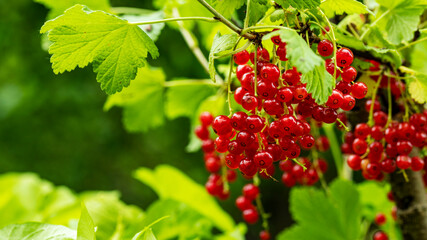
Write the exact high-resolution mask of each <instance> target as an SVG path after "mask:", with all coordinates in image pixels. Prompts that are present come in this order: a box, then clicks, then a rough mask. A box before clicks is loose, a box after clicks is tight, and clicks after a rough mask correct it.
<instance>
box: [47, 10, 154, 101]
mask: <svg viewBox="0 0 427 240" xmlns="http://www.w3.org/2000/svg"><path fill="white" fill-rule="evenodd" d="M40 31H41V33H45V32H48V38H49V40H50V41H52V42H53V44H52V45H51V46H50V48H49V53H51V54H52V57H51V62H52V68H53V70H54V72H55V73H63V72H65V71H71V70H73V69H75V68H76V67H77V66H78V67H81V68H83V67H85V66H87V65H88V64H89V63H91V62H93V69H94V72H95V73H97V81H98V82H100V83H101V89H102V90H104V91H105V92H106V93H107V94H113V93H115V92H120V91H121V90H122V89H123V87H127V86H129V84H130V81H131V80H133V79H134V78H135V77H136V74H137V71H138V68H140V67H143V66H144V65H145V64H146V58H147V55H148V53H150V54H151V56H152V57H153V58H157V57H158V55H159V52H158V50H157V47H156V46H155V45H154V42H153V40H151V39H150V37H148V35H147V34H146V33H145V32H144V31H142V30H141V29H140V28H139V27H138V26H136V25H131V24H129V23H128V22H127V21H125V20H122V19H120V18H118V17H116V16H114V15H111V14H108V13H105V12H102V11H91V10H89V9H87V8H86V7H85V6H82V5H75V6H74V7H72V8H69V9H68V10H67V11H65V13H64V15H61V16H60V17H58V18H55V19H53V20H50V21H48V22H46V23H45V24H44V25H43V26H42V28H41V30H40Z"/></svg>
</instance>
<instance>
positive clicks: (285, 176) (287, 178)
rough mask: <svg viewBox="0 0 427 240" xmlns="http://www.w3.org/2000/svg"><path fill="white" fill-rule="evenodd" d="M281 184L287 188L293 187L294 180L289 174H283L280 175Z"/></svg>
mask: <svg viewBox="0 0 427 240" xmlns="http://www.w3.org/2000/svg"><path fill="white" fill-rule="evenodd" d="M282 183H283V184H285V186H287V187H293V186H294V185H295V184H296V179H295V177H294V176H293V175H292V174H291V173H288V172H285V173H283V175H282Z"/></svg>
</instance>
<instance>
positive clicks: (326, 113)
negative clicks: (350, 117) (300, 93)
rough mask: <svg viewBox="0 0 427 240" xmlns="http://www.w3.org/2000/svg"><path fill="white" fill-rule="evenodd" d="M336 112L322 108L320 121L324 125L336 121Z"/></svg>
mask: <svg viewBox="0 0 427 240" xmlns="http://www.w3.org/2000/svg"><path fill="white" fill-rule="evenodd" d="M337 117H338V114H337V111H336V110H335V109H333V108H324V109H323V113H322V117H321V118H322V120H323V122H325V123H334V122H335V121H336V120H337Z"/></svg>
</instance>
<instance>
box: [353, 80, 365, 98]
mask: <svg viewBox="0 0 427 240" xmlns="http://www.w3.org/2000/svg"><path fill="white" fill-rule="evenodd" d="M367 93H368V86H366V84H365V83H364V82H357V83H354V84H353V86H352V87H351V95H353V97H354V98H357V99H362V98H364V97H365V96H366V94H367Z"/></svg>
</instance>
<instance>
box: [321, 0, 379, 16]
mask: <svg viewBox="0 0 427 240" xmlns="http://www.w3.org/2000/svg"><path fill="white" fill-rule="evenodd" d="M320 8H321V9H322V10H323V11H325V14H326V15H327V16H328V17H331V16H333V15H334V14H336V15H342V14H344V13H347V14H353V13H371V11H369V9H368V7H367V6H365V5H363V3H361V2H358V1H356V0H326V1H324V2H322V3H321V4H320Z"/></svg>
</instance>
